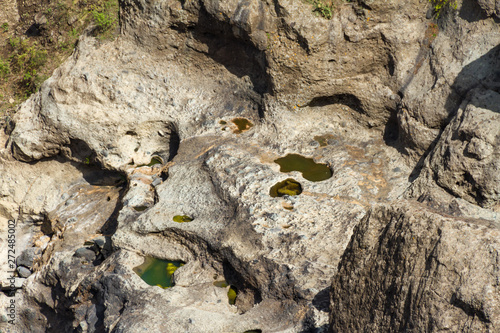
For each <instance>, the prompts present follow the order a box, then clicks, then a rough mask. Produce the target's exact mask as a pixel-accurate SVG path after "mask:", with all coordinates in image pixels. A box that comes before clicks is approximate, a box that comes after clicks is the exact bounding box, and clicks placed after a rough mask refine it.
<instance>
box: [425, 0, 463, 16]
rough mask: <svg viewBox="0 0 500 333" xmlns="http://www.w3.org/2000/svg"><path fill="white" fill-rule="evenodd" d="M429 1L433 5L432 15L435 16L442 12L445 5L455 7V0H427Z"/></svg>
mask: <svg viewBox="0 0 500 333" xmlns="http://www.w3.org/2000/svg"><path fill="white" fill-rule="evenodd" d="M429 2H430V3H432V5H433V6H434V15H435V16H436V18H438V17H439V15H440V14H441V13H442V11H443V9H444V8H446V7H447V6H451V7H452V8H453V9H457V6H458V4H457V1H456V0H429Z"/></svg>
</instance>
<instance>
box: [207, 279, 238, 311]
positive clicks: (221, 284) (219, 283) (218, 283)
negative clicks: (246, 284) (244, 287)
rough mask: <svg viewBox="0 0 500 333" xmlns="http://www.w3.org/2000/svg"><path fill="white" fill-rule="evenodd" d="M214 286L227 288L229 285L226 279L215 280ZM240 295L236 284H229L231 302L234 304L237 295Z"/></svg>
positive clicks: (228, 292)
mask: <svg viewBox="0 0 500 333" xmlns="http://www.w3.org/2000/svg"><path fill="white" fill-rule="evenodd" d="M213 284H214V286H216V287H218V288H227V286H229V285H228V284H227V282H226V281H214V283H213ZM237 296H238V290H237V289H236V287H234V286H229V290H228V291H227V300H228V302H229V304H231V305H234V304H235V303H236V297H237Z"/></svg>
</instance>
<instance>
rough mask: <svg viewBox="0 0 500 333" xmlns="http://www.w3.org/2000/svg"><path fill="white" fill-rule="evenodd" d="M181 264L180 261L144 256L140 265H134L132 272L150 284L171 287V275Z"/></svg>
mask: <svg viewBox="0 0 500 333" xmlns="http://www.w3.org/2000/svg"><path fill="white" fill-rule="evenodd" d="M183 265H184V263H183V262H182V261H170V260H163V259H157V258H153V257H145V258H144V262H143V263H142V264H141V265H139V266H137V267H134V272H136V273H137V275H139V276H140V277H141V279H143V280H144V282H146V283H147V284H149V285H150V286H158V287H161V288H169V287H172V275H173V274H174V272H175V271H176V270H177V268H179V267H181V266H183Z"/></svg>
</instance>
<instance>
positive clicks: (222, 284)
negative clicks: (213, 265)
mask: <svg viewBox="0 0 500 333" xmlns="http://www.w3.org/2000/svg"><path fill="white" fill-rule="evenodd" d="M214 286H216V287H217V288H226V287H227V286H228V284H227V282H226V281H214Z"/></svg>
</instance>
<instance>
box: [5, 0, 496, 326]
mask: <svg viewBox="0 0 500 333" xmlns="http://www.w3.org/2000/svg"><path fill="white" fill-rule="evenodd" d="M429 6H430V4H429V3H428V2H425V1H416V0H414V1H413V0H412V1H408V2H405V3H401V2H396V1H390V2H387V1H382V0H374V1H357V2H352V3H351V2H349V3H344V2H342V3H338V4H337V6H336V7H335V9H334V12H333V17H332V19H331V20H326V19H324V18H322V17H319V16H317V15H315V14H314V13H312V7H311V5H310V4H307V3H302V2H292V1H288V0H279V1H277V2H274V3H271V2H262V1H246V2H242V1H235V0H227V1H222V2H217V1H216V2H214V1H205V0H200V1H186V2H179V1H175V0H159V1H154V2H152V1H146V0H124V1H121V2H120V24H121V27H120V28H121V35H120V36H119V37H118V38H117V39H116V40H114V41H107V42H103V41H102V40H98V39H96V38H94V37H91V36H89V35H85V34H84V35H83V36H82V37H81V38H80V40H79V42H78V45H77V47H76V49H75V51H74V52H73V54H72V56H71V57H70V59H68V60H67V61H66V62H65V63H64V64H63V65H62V66H61V67H60V68H59V69H57V70H56V71H55V72H54V74H53V76H52V77H51V78H50V79H48V80H47V81H46V82H45V83H44V84H43V85H42V87H41V89H40V90H39V91H38V92H37V93H36V94H34V95H33V96H32V97H31V98H30V99H29V100H27V101H26V102H25V103H23V104H22V105H21V107H20V108H19V110H18V111H17V113H16V114H15V116H14V119H13V120H14V123H15V127H14V129H13V131H12V133H11V134H10V136H9V137H8V139H7V136H6V135H4V134H3V133H2V134H1V135H0V138H1V141H0V142H1V143H2V145H0V146H1V147H2V149H1V150H0V162H1V163H0V171H1V172H2V177H0V218H1V219H0V222H1V223H2V226H7V223H8V220H9V219H10V220H16V221H17V223H18V225H19V229H18V234H19V235H22V237H21V236H19V237H18V239H20V242H19V245H18V246H19V248H23V249H25V248H33V249H39V251H43V252H42V255H41V258H40V260H39V261H38V263H37V264H35V265H32V266H33V274H32V275H30V276H29V277H28V278H27V280H26V282H25V284H24V286H23V289H22V292H20V293H19V299H18V301H19V303H18V305H19V309H23V310H22V311H20V312H19V317H18V318H19V320H18V323H17V325H18V327H17V328H19V330H20V331H46V332H73V331H77V332H103V331H104V332H111V331H113V332H138V331H143V330H149V331H172V332H184V331H189V332H244V331H247V330H258V329H260V330H262V331H263V332H309V331H313V332H326V331H327V330H328V329H330V330H333V331H338V332H356V331H364V330H369V331H373V332H386V331H392V330H394V331H395V330H406V331H422V330H428V331H432V332H434V331H440V330H449V331H459V330H462V329H463V330H466V329H469V330H470V331H485V332H486V331H491V332H493V331H495V329H497V328H498V325H499V316H500V314H499V311H500V310H499V309H500V308H499V305H498V304H500V303H499V299H498V294H499V290H498V285H497V283H496V282H495V281H496V280H495V279H498V274H497V273H498V260H497V259H498V258H497V256H498V230H499V229H498V228H499V219H500V217H499V214H500V206H499V201H500V198H499V193H500V190H499V187H498V185H499V184H500V178H499V177H500V173H499V165H498V163H499V162H498V161H499V158H498V157H499V156H498V155H499V148H498V147H499V132H498V131H499V128H500V126H499V125H500V124H499V118H498V114H499V110H498V105H499V102H500V101H499V97H498V96H500V95H499V94H500V91H499V87H500V83H499V82H500V80H499V77H498V65H499V64H498V61H499V56H498V52H499V51H498V50H499V49H498V44H500V30H499V25H498V23H497V21H496V20H497V15H498V11H497V7H498V6H497V5H496V3H493V2H491V1H489V2H488V1H473V0H464V1H463V2H460V3H459V4H458V8H457V10H453V9H452V8H447V9H446V10H445V11H444V12H443V13H442V15H440V18H439V19H438V20H437V25H436V24H434V21H432V20H430V19H426V16H427V13H428V12H432V9H431V10H429V8H430V7H429ZM237 118H245V119H247V120H248V121H250V122H251V124H252V126H249V127H248V128H246V129H244V130H243V131H242V130H239V129H238V127H237V124H236V123H237ZM4 147H5V148H4ZM290 153H296V154H302V155H304V156H307V157H311V158H313V159H314V160H315V161H316V162H321V163H325V164H327V165H328V167H329V168H330V169H331V171H332V177H331V178H329V179H327V180H323V181H319V182H313V181H310V180H308V179H306V178H304V176H303V174H302V173H300V172H297V171H292V172H288V173H283V172H280V167H279V165H278V164H276V163H275V162H274V160H275V159H277V158H279V157H283V156H285V155H287V154H290ZM155 161H156V162H159V163H157V164H155ZM4 175H5V176H4ZM287 178H293V179H295V180H296V181H298V182H299V183H300V184H301V187H302V193H301V194H300V195H296V196H290V195H285V196H283V197H277V198H274V197H271V196H270V189H271V187H272V186H273V185H275V184H276V183H278V182H281V181H283V180H285V179H287ZM418 202H420V203H418ZM176 215H188V216H190V217H192V218H193V221H191V222H184V223H178V222H175V221H174V220H173V217H174V216H176ZM2 237H3V236H2ZM6 244H7V243H6V242H0V246H2V249H3V250H6V249H7V247H6ZM92 244H93V245H92ZM33 246H34V247H33ZM88 246H92V250H90V249H88V248H86V247H88ZM94 250H95V251H94ZM75 251H76V253H78V255H75ZM4 252H6V251H4ZM96 255H97V256H96ZM145 256H152V257H155V258H159V259H167V260H174V261H182V262H184V263H185V265H184V266H182V267H180V268H179V269H178V270H177V271H176V272H175V273H174V275H173V281H174V283H175V285H174V286H173V287H171V288H168V289H163V288H160V287H158V286H150V285H148V284H147V283H146V282H144V281H143V280H142V279H141V278H140V277H139V276H138V275H137V274H136V273H135V271H134V268H135V267H137V266H138V265H140V264H142V262H143V261H144V257H145ZM94 259H95V260H94ZM29 267H31V266H29ZM4 278H5V277H2V285H3V281H4ZM332 278H333V285H332ZM222 280H225V281H226V282H227V283H228V284H229V285H231V286H233V287H236V288H237V290H238V293H237V297H236V300H235V304H234V305H232V304H229V301H228V296H227V292H228V289H229V286H227V287H224V288H221V287H217V286H216V285H214V282H217V281H222ZM495 283H496V284H495ZM330 293H331V299H329V296H328V295H329V294H330ZM0 301H1V302H2V304H6V303H5V302H6V299H5V298H2V297H0Z"/></svg>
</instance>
